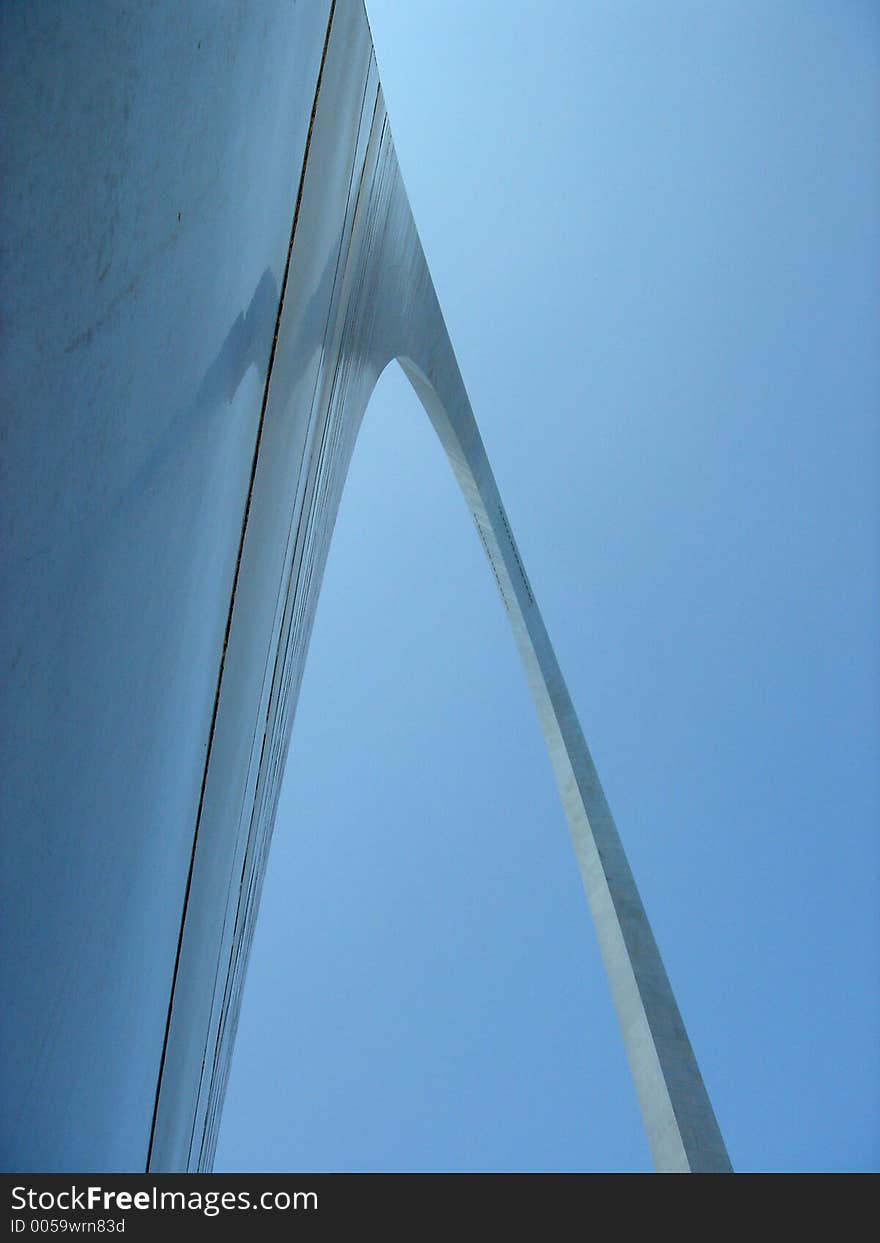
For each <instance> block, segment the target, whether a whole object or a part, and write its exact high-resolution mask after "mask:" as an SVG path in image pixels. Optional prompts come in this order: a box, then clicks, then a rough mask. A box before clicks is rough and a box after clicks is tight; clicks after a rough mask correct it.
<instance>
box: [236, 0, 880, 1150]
mask: <svg viewBox="0 0 880 1243" xmlns="http://www.w3.org/2000/svg"><path fill="white" fill-rule="evenodd" d="M367 8H368V13H369V16H370V21H371V25H372V29H373V35H374V41H375V44H376V49H377V54H378V59H379V66H380V72H381V75H382V80H383V84H384V88H385V94H386V99H387V103H388V108H389V113H390V118H391V125H392V129H393V132H394V135H395V140H396V144H397V149H398V155H399V158H400V163H401V167H402V171H403V176H404V180H405V182H406V185H407V188H408V191H409V194H410V199H411V202H412V206H413V210H414V214H415V217H416V221H417V223H418V226H419V229H420V232H421V236H422V240H423V244H424V247H425V251H426V253H427V256H428V261H429V263H430V265H431V268H432V271H433V275H434V280H435V284H436V286H437V289H438V293H439V296H440V301H441V305H442V306H443V309H444V313H445V316H446V320H447V323H448V325H449V328H450V332H451V336H452V339H453V343H454V344H455V347H456V350H457V353H458V357H459V362H460V365H461V369H462V373H463V375H464V378H465V382H466V384H467V386H468V389H469V392H470V395H471V399H472V403H473V406H474V409H475V412H476V414H477V418H478V420H479V422H480V425H481V429H482V432H483V438H484V441H485V442H486V446H487V449H488V452H489V457H490V460H491V461H492V463H493V466H494V469H495V474H496V478H497V480H498V483H499V486H500V488H501V493H502V496H503V497H504V499H505V503H506V506H507V510H508V513H509V515H510V519H511V523H512V526H513V529H514V531H515V533H516V536H517V539H518V542H519V544H520V548H521V551H522V553H523V559H524V562H525V564H526V567H527V569H528V573H529V576H530V578H531V580H532V584H533V586H534V589H535V594H536V596H537V599H538V602H539V604H540V606H541V608H542V610H543V613H544V619H545V622H546V624H547V627H548V630H549V632H550V635H551V638H552V639H553V642H554V644H555V646H556V650H557V655H558V656H559V660H560V663H561V665H562V668H563V671H564V673H565V675H566V677H567V679H568V682H569V687H570V690H571V692H572V696H573V699H574V702H575V704H576V706H577V708H578V710H579V712H580V715H581V722H582V724H583V727H584V730H585V733H586V735H587V738H588V739H589V741H590V745H591V747H592V749H593V753H594V757H595V759H596V762H597V764H598V767H599V771H600V774H601V775H602V779H603V782H604V784H605V788H606V792H607V794H608V796H609V800H610V802H611V805H612V808H613V809H614V811H615V815H616V818H617V821H618V825H619V828H620V830H621V834H622V836H623V839H624V843H625V845H626V848H627V850H628V852H629V855H630V860H631V862H632V865H633V869H634V871H635V874H636V878H637V880H638V882H639V885H640V887H641V890H642V893H643V897H644V899H645V903H646V906H647V909H648V914H649V917H650V918H651V920H652V922H653V924H654V929H655V932H656V935H657V939H658V941H659V944H660V948H661V951H662V953H663V955H664V958H665V960H666V964H667V967H668V969H669V973H670V976H671V978H672V982H673V987H674V988H675V989H676V991H677V994H678V998H679V1002H680V1005H681V1008H682V1011H683V1014H684V1017H685V1021H686V1023H687V1025H688V1028H689V1032H690V1035H691V1038H692V1040H693V1042H694V1045H695V1047H696V1051H697V1056H698V1059H699V1061H700V1063H701V1066H702V1069H703V1073H704V1077H705V1078H706V1081H707V1085H708V1087H709V1091H710V1094H711V1096H712V1099H713V1102H714V1104H715V1108H716V1112H717V1114H718V1117H719V1121H720V1123H721V1127H722V1130H723V1132H724V1134H725V1137H726V1139H727V1143H728V1147H729V1150H730V1154H731V1157H732V1160H733V1162H734V1165H735V1166H736V1167H737V1168H739V1169H745V1170H816V1169H820V1170H821V1169H828V1170H837V1169H843V1170H862V1169H877V1168H878V1166H880V846H878V832H877V830H878V824H880V814H878V812H880V806H878V804H880V788H878V787H880V782H878V772H880V764H878V760H880V754H878V753H880V676H878V675H880V668H878V665H880V659H878V633H880V632H878V621H880V617H878V612H880V606H878V601H880V362H878V343H880V126H878V121H877V118H878V116H880V108H878V107H877V105H878V102H880V11H878V8H877V6H876V5H874V4H872V3H867V2H865V3H858V2H856V0H852V2H840V0H838V2H834V3H832V2H830V0H829V2H828V3H824V4H819V3H807V2H799V3H790V4H783V3H774V4H768V3H766V0H760V2H758V3H738V4H733V3H721V2H716V3H709V2H708V0H707V2H702V3H682V2H680V0H677V2H676V3H663V4H661V3H659V2H657V3H649V2H647V0H645V2H642V3H635V2H633V3H628V4H621V3H618V2H616V0H615V2H613V3H612V2H609V3H592V2H591V3H585V2H581V0H577V2H571V3H548V2H547V0H541V2H540V3H539V2H537V0H535V2H533V3H526V2H524V0H492V2H490V0H479V2H478V3H473V2H468V3H465V2H464V0H462V2H460V3H451V2H449V0H445V2H438V0H430V3H428V2H424V3H416V2H415V0H407V2H406V3H401V0H369V3H368V5H367ZM648 1167H649V1157H648V1149H647V1143H646V1141H645V1139H644V1138H643V1134H642V1130H641V1123H640V1119H639V1115H638V1111H637V1107H636V1103H635V1096H634V1092H633V1089H632V1087H631V1085H630V1082H629V1077H628V1072H627V1068H626V1064H625V1059H624V1055H623V1051H622V1046H621V1042H620V1038H619V1035H618V1031H617V1027H616V1021H615V1018H614V1014H613V1011H612V1007H611V1001H610V997H609V994H608V990H607V986H606V983H605V979H604V976H603V973H602V967H601V963H600V961H599V956H598V951H597V949H596V945H595V937H594V935H593V930H592V925H591V923H590V918H589V912H588V909H587V905H586V899H585V897H584V895H583V892H582V889H581V884H580V880H579V877H578V873H577V868H576V865H575V861H574V857H573V853H572V850H571V846H570V844H569V840H568V831H567V828H566V824H565V821H564V818H563V815H562V811H561V807H560V805H559V802H558V799H557V796H556V792H555V788H554V785H553V781H552V777H551V772H550V766H549V762H548V760H547V759H546V756H545V753H544V750H543V743H542V740H541V736H540V733H539V730H538V726H537V723H536V721H535V718H534V713H533V710H532V706H531V702H530V700H529V697H528V692H527V689H526V685H525V679H524V677H523V674H522V672H521V670H520V668H519V664H518V657H517V654H516V651H515V648H514V644H513V640H512V638H511V636H510V635H509V633H508V631H507V624H506V616H505V613H504V610H503V607H502V605H501V603H500V601H499V599H498V598H497V595H496V590H495V587H494V582H493V579H492V575H491V572H490V571H489V568H488V566H487V565H486V564H485V561H484V556H483V553H482V549H481V548H480V545H479V541H478V540H477V539H476V536H475V534H474V530H473V524H472V522H471V521H470V518H469V516H468V514H467V511H466V509H465V506H464V503H463V502H462V500H461V498H460V496H459V495H458V494H457V491H456V486H455V483H454V480H453V477H452V474H451V472H450V471H449V468H448V466H447V464H446V461H445V459H444V457H443V454H442V451H441V450H440V447H439V445H438V444H437V443H436V442H435V440H434V437H433V433H432V432H431V429H430V426H429V424H428V422H427V418H426V417H425V416H424V415H423V414H422V412H421V410H420V408H419V406H418V404H417V402H416V399H415V397H414V395H412V394H411V392H410V391H409V390H408V388H407V385H406V382H405V381H404V379H403V377H402V375H400V374H399V373H398V372H396V370H395V371H389V372H386V374H385V375H384V376H383V378H382V380H381V381H380V385H379V388H378V389H377V391H376V394H375V396H374V399H373V401H372V403H371V407H370V409H369V411H368V413H367V418H366V422H365V425H364V430H363V433H362V436H361V441H360V443H359V446H358V449H357V452H356V454H355V459H354V464H353V467H352V472H351V475H350V478H349V482H348V485H347V491H346V494H345V497H344V499H343V504H342V510H341V513H340V518H339V522H338V525H337V529H336V534H335V536H334V543H333V547H332V549H331V555H330V562H329V566H328V571H327V576H326V579H325V585H324V589H323V595H322V599H321V604H320V607H319V610H318V615H317V622H316V627H315V633H314V638H313V642H312V650H311V653H310V658H309V663H308V666H307V670H306V676H305V682H304V685H303V691H302V697H301V701H300V708H299V713H298V716H297V721H296V725H295V728H294V736H293V743H292V746H291V753H290V758H289V761H288V771H287V775H286V778H285V787H284V791H283V794H282V798H281V805H280V808H279V815H278V822H277V826H276V831H275V841H274V844H273V847H272V855H271V858H270V863H269V870H268V874H267V880H266V886H265V891H264V895H263V904H262V909H261V913H260V922H259V925H258V928H257V934H256V940H255V946H254V952H253V957H252V961H251V967H250V974H249V977H248V983H247V988H246V991H245V999H244V1007H243V1011H242V1017H241V1025H240V1029H239V1035H238V1044H237V1050H236V1055H235V1061H234V1064H233V1070H232V1075H231V1080H230V1085H229V1092H228V1097H227V1103H226V1111H225V1115H224V1120H223V1124H222V1129H221V1135H220V1145H219V1151H218V1156H217V1166H216V1168H217V1169H219V1170H223V1169H242V1170H245V1169H258V1170H271V1169H290V1170H303V1171H306V1170H406V1169H416V1170H420V1169H423V1170H457V1169H463V1170H494V1169H498V1170H543V1169H548V1170H577V1169H586V1170H602V1169H619V1170H628V1169H632V1170H638V1169H647V1168H648Z"/></svg>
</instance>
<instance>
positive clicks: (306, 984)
mask: <svg viewBox="0 0 880 1243" xmlns="http://www.w3.org/2000/svg"><path fill="white" fill-rule="evenodd" d="M622 1167H626V1168H640V1167H642V1168H648V1151H647V1144H646V1141H645V1140H644V1138H643V1136H642V1133H641V1125H640V1121H639V1116H638V1112H637V1108H636V1102H635V1095H634V1092H633V1089H632V1086H631V1084H630V1082H629V1079H628V1075H627V1070H626V1065H625V1058H624V1054H623V1050H622V1045H621V1042H620V1038H619V1035H618V1033H617V1029H616V1026H615V1020H614V1016H613V1012H612V1006H611V1001H610V995H609V994H608V990H607V987H606V985H605V980H604V976H603V974H602V966H601V962H600V960H599V956H598V951H597V949H596V945H595V938H594V936H593V931H592V926H591V924H590V921H589V915H588V912H587V908H586V900H585V897H584V894H583V891H582V889H581V885H580V880H579V877H578V874H577V868H576V864H575V860H574V855H573V852H572V850H571V846H570V844H569V840H568V834H567V828H566V825H565V820H564V817H563V814H562V809H561V806H560V804H559V801H558V798H557V795H556V790H555V787H554V785H553V781H552V775H551V771H550V765H549V761H548V759H547V757H546V754H545V752H544V747H543V741H542V739H541V735H540V731H539V729H538V726H537V722H536V720H535V717H534V711H533V709H532V705H531V701H530V698H529V695H528V691H527V688H526V684H525V678H524V675H523V671H522V669H521V667H520V664H519V658H518V655H517V653H516V649H515V646H514V643H513V639H512V636H511V634H510V631H509V628H508V625H507V618H506V614H505V612H504V609H503V607H502V604H501V601H500V598H499V597H498V595H497V591H496V588H495V585H494V580H493V579H492V576H491V573H490V572H489V569H488V565H487V563H486V561H485V556H484V554H483V551H482V547H481V545H480V543H479V540H478V538H477V535H476V532H475V530H474V526H473V522H472V520H471V518H470V515H469V514H468V512H467V509H466V507H465V504H464V501H463V499H462V497H461V495H460V493H459V491H458V486H457V484H456V482H455V479H454V476H453V474H452V472H451V470H450V468H449V465H448V463H447V462H446V459H445V456H444V454H443V452H442V449H441V447H440V445H439V442H438V441H437V439H436V436H435V434H434V432H433V429H432V428H431V426H430V423H429V421H428V419H427V416H426V415H425V414H424V412H423V411H422V408H421V406H420V405H419V403H418V401H417V399H416V397H415V395H414V393H413V392H412V390H411V389H410V386H409V384H408V382H407V381H406V379H405V377H404V376H403V373H402V372H401V371H400V369H399V367H398V366H397V365H396V364H392V365H391V366H390V367H389V368H387V369H386V371H385V373H384V374H383V376H382V377H381V379H380V381H379V384H378V386H377V390H376V392H375V393H374V395H373V398H372V400H371V402H370V407H369V409H368V411H367V415H366V419H365V423H364V426H363V429H362V431H361V434H360V439H359V442H358V445H357V448H356V451H355V456H354V460H353V464H352V468H351V472H350V474H349V478H348V482H347V485H346V490H345V493H344V496H343V501H342V506H341V509H340V514H339V519H338V522H337V526H336V530H335V532H334V536H333V542H332V546H331V551H330V557H329V561H328V566H327V572H326V576H325V579H324V586H323V589H322V594H321V598H320V603H319V606H318V612H317V616H316V621H315V629H314V635H313V639H312V644H311V650H310V653H309V659H308V662H307V666H306V673H305V679H304V683H303V688H302V694H301V698H300V704H299V710H298V714H297V719H296V724H295V727H294V734H293V741H292V744H291V750H290V756H289V760H288V765H287V770H286V773H285V778H284V785H283V790H282V795H281V801H280V806H279V812H278V820H277V826H276V830H275V839H274V841H273V844H272V856H271V864H270V867H269V869H268V875H267V880H266V886H265V890H264V894H263V900H262V905H261V910H260V917H259V923H258V926H257V933H256V938H255V945H254V950H253V955H252V961H251V966H250V971H249V974H248V979H247V985H246V989H245V1001H244V1007H243V1013H242V1020H241V1025H240V1028H239V1033H238V1040H237V1046H236V1052H235V1060H234V1063H233V1071H232V1076H231V1081H230V1087H229V1093H228V1097H227V1104H226V1110H225V1112H224V1117H223V1124H222V1128H221V1139H220V1149H219V1152H218V1162H217V1168H221V1169H222V1168H225V1169H257V1170H273V1169H297V1170H304V1171H306V1170H473V1169H487V1170H531V1169H539V1170H540V1169H546V1170H557V1169H558V1170H577V1169H585V1168H587V1169H589V1168H597V1169H617V1168H622Z"/></svg>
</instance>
